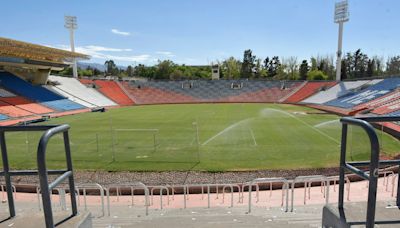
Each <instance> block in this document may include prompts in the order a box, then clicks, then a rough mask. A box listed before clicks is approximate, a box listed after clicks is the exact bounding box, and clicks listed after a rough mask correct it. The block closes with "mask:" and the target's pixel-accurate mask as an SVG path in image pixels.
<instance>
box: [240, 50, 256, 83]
mask: <svg viewBox="0 0 400 228" xmlns="http://www.w3.org/2000/svg"><path fill="white" fill-rule="evenodd" d="M255 60H256V56H253V54H252V51H251V50H250V49H248V50H245V51H244V54H243V62H242V69H241V77H242V78H251V77H252V76H253V69H254V65H255V63H254V62H255Z"/></svg>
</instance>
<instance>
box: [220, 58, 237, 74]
mask: <svg viewBox="0 0 400 228" xmlns="http://www.w3.org/2000/svg"><path fill="white" fill-rule="evenodd" d="M241 65H242V63H241V62H240V61H239V60H237V59H235V58H234V57H229V58H228V59H226V60H224V61H223V62H222V64H221V77H223V78H225V79H236V78H240V72H241Z"/></svg>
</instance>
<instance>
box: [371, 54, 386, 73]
mask: <svg viewBox="0 0 400 228" xmlns="http://www.w3.org/2000/svg"><path fill="white" fill-rule="evenodd" d="M372 59H373V60H374V61H375V71H374V73H373V75H374V76H380V75H383V70H384V69H383V65H384V58H383V57H382V56H377V55H375V56H373V57H372Z"/></svg>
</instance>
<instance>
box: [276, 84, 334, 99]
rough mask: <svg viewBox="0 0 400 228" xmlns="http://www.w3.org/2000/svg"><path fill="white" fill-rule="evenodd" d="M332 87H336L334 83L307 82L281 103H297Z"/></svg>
mask: <svg viewBox="0 0 400 228" xmlns="http://www.w3.org/2000/svg"><path fill="white" fill-rule="evenodd" d="M334 85H336V82H307V83H306V84H305V85H304V86H303V87H301V88H300V89H299V90H298V91H296V92H295V93H293V94H292V95H291V96H290V97H288V98H287V99H286V100H284V101H283V102H285V103H298V102H300V101H302V100H304V99H306V98H308V97H310V96H311V95H313V94H315V93H317V92H319V91H325V90H327V89H329V88H330V87H332V86H334Z"/></svg>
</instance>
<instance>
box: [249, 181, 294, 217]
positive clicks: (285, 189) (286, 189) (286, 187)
mask: <svg viewBox="0 0 400 228" xmlns="http://www.w3.org/2000/svg"><path fill="white" fill-rule="evenodd" d="M267 183H269V191H270V196H271V194H272V184H273V183H281V184H282V189H281V190H282V200H281V207H282V206H283V201H284V199H285V198H286V206H285V212H287V211H288V206H289V181H288V180H287V179H285V178H281V177H278V178H257V179H254V180H252V181H251V182H250V183H249V184H246V185H243V186H242V194H243V193H244V187H245V186H248V187H249V210H248V213H251V206H252V200H251V195H252V194H251V191H252V187H253V186H256V191H257V201H258V194H259V193H258V192H259V186H258V185H259V184H267Z"/></svg>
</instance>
